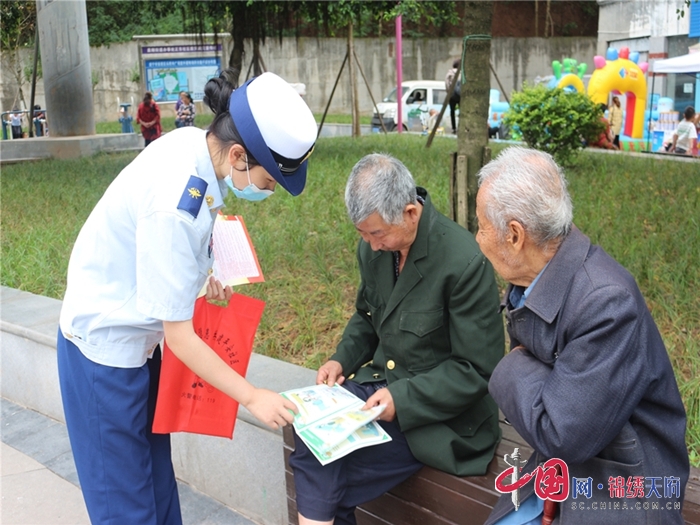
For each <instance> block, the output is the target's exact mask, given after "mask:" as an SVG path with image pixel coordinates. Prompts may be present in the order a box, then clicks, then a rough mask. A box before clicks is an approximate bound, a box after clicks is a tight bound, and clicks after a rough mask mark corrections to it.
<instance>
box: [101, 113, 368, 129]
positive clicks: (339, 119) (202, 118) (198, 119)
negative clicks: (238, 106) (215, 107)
mask: <svg viewBox="0 0 700 525" xmlns="http://www.w3.org/2000/svg"><path fill="white" fill-rule="evenodd" d="M132 116H133V115H132ZM314 117H315V118H316V122H321V117H323V113H315V114H314ZM212 120H214V114H213V113H212V112H211V111H207V112H206V113H201V114H197V115H196V116H195V121H194V123H195V125H196V126H197V127H198V128H206V127H207V126H208V125H209V124H211V121H212ZM371 122H372V117H371V116H360V124H367V125H369V124H370V123H371ZM160 123H161V125H162V126H163V131H165V132H167V131H172V130H174V129H175V117H163V118H162V119H161V121H160ZM325 123H329V124H330V123H333V124H352V116H351V115H344V114H342V115H341V114H328V115H326V120H325ZM132 125H133V126H134V131H136V132H137V133H140V127H139V126H138V125H137V124H136V123H135V122H132ZM95 130H96V131H97V134H98V135H100V134H103V133H121V132H122V125H121V124H120V123H119V121H116V120H115V121H110V122H97V123H96V124H95Z"/></svg>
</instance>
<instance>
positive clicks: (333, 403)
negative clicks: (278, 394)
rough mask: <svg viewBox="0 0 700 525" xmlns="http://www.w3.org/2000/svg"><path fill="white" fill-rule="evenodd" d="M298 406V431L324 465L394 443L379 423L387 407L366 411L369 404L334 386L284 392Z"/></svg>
mask: <svg viewBox="0 0 700 525" xmlns="http://www.w3.org/2000/svg"><path fill="white" fill-rule="evenodd" d="M282 396H284V397H285V398H287V399H289V400H290V401H291V402H292V403H294V404H295V405H296V406H297V409H298V410H299V413H298V414H297V415H296V417H295V418H294V430H295V431H296V433H297V435H298V436H299V438H300V439H301V440H302V441H303V442H304V443H305V444H306V446H307V447H309V450H311V452H312V453H313V454H314V456H316V458H317V459H318V460H319V462H320V463H321V464H322V465H327V464H328V463H331V462H332V461H335V460H336V459H339V458H342V457H343V456H346V455H348V454H349V453H350V452H352V451H354V450H358V449H360V448H363V447H369V446H371V445H378V444H380V443H386V442H387V441H391V437H390V436H389V434H387V433H386V431H385V430H384V429H383V428H382V427H381V426H380V425H379V424H377V422H376V421H375V419H377V417H379V415H380V414H381V413H382V412H383V411H384V408H386V407H385V406H384V405H380V406H377V407H372V408H370V409H368V410H362V407H363V406H364V404H365V402H364V401H362V400H361V399H360V398H359V397H357V396H356V395H355V394H353V393H351V392H349V391H347V390H345V389H344V388H342V387H340V386H338V385H334V386H332V387H329V386H326V385H315V386H310V387H306V388H298V389H295V390H288V391H287V392H282Z"/></svg>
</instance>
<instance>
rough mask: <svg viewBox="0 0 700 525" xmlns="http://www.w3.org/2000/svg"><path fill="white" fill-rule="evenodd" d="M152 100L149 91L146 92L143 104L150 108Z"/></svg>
mask: <svg viewBox="0 0 700 525" xmlns="http://www.w3.org/2000/svg"><path fill="white" fill-rule="evenodd" d="M152 100H153V94H152V93H151V92H150V91H146V94H145V95H144V96H143V103H144V104H146V105H147V106H150V105H151V101H152Z"/></svg>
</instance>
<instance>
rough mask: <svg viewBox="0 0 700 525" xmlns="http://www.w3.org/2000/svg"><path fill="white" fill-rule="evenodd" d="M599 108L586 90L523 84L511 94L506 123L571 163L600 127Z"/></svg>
mask: <svg viewBox="0 0 700 525" xmlns="http://www.w3.org/2000/svg"><path fill="white" fill-rule="evenodd" d="M600 117H601V109H600V108H599V107H598V106H597V105H596V104H594V103H593V101H592V100H591V99H590V98H589V97H588V95H586V94H585V93H579V92H577V91H574V92H568V91H565V90H563V89H560V88H555V89H549V88H547V87H545V86H542V85H540V86H534V87H533V86H528V85H525V86H524V88H523V90H522V91H520V92H517V93H514V94H513V95H512V102H511V105H510V109H509V110H508V112H507V113H506V115H505V122H506V125H507V126H509V127H510V128H511V129H512V130H513V131H514V132H517V133H519V134H520V135H521V136H522V138H523V140H524V141H525V142H527V144H528V146H530V147H532V148H535V149H538V150H541V151H545V152H547V153H549V154H551V155H552V156H553V157H554V158H555V159H556V161H557V162H558V163H560V164H563V165H571V164H572V163H573V161H574V159H575V157H576V155H577V154H578V152H579V151H580V150H581V149H582V148H583V147H584V146H585V143H587V142H591V141H593V142H595V140H596V138H597V137H598V135H599V134H600V133H601V132H602V131H603V124H602V122H601V120H600Z"/></svg>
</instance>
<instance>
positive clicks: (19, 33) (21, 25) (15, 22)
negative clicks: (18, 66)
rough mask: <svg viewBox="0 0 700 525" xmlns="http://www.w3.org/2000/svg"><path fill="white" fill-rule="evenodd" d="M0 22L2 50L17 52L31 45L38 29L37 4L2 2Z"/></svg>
mask: <svg viewBox="0 0 700 525" xmlns="http://www.w3.org/2000/svg"><path fill="white" fill-rule="evenodd" d="M0 20H2V24H0V28H1V30H0V49H2V50H3V51H15V50H16V49H18V48H20V47H24V46H26V45H29V44H31V43H33V41H34V32H35V29H36V2H35V1H34V0H27V1H16V2H0Z"/></svg>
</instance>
